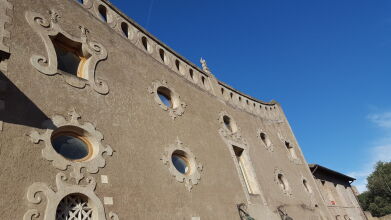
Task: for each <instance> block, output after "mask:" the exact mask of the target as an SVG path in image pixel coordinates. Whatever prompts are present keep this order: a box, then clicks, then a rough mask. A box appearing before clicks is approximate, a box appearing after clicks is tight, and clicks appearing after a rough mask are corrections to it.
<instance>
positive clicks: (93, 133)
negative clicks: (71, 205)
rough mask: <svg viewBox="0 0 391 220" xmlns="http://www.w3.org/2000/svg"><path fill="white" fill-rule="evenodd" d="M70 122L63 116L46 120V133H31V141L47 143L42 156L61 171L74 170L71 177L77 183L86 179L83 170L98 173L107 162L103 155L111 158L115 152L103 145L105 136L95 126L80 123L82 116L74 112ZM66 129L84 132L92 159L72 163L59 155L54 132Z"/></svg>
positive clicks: (44, 124) (71, 114)
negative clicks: (89, 144)
mask: <svg viewBox="0 0 391 220" xmlns="http://www.w3.org/2000/svg"><path fill="white" fill-rule="evenodd" d="M69 115H70V116H71V118H70V120H66V119H65V118H64V117H63V116H60V115H56V116H54V117H52V118H51V120H46V121H44V122H43V123H42V125H43V126H44V127H46V131H45V133H43V134H39V133H38V132H37V131H33V132H31V133H30V137H31V141H32V142H34V143H35V144H38V143H39V142H40V141H44V142H45V147H44V148H43V149H42V156H43V157H44V158H45V159H46V160H48V161H52V165H53V166H54V167H56V168H57V169H59V170H66V169H67V167H68V166H70V167H72V168H73V171H72V172H71V174H70V175H71V177H73V178H74V179H75V180H76V182H77V183H79V182H80V180H82V179H83V178H84V174H82V173H81V169H82V168H83V167H84V168H86V170H87V172H89V173H97V172H98V171H99V168H103V167H104V166H105V165H106V160H105V159H104V158H103V154H104V153H106V154H107V155H109V156H111V155H112V154H113V150H112V149H111V147H110V146H108V145H107V146H106V147H104V146H103V144H102V140H103V135H102V133H100V132H99V131H97V130H96V128H95V127H94V125H93V124H91V123H88V122H87V123H84V124H81V123H80V122H79V119H80V115H79V114H77V113H76V112H75V111H74V110H73V111H72V112H71V113H70V114H69ZM63 128H66V129H78V130H81V131H82V132H83V135H85V136H86V137H88V139H89V141H90V142H91V145H92V151H93V154H92V156H91V158H89V159H88V160H85V161H72V160H68V159H66V158H64V157H63V156H61V155H60V154H58V153H57V152H56V151H55V149H54V148H53V146H52V141H51V138H52V135H53V132H54V131H58V130H61V129H63Z"/></svg>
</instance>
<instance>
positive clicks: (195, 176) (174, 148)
mask: <svg viewBox="0 0 391 220" xmlns="http://www.w3.org/2000/svg"><path fill="white" fill-rule="evenodd" d="M175 152H182V153H183V154H185V155H186V159H187V160H188V162H189V172H188V173H186V174H183V173H181V172H179V171H178V170H177V169H176V168H175V165H174V164H173V162H172V155H173V154H174V153H175ZM161 160H162V161H163V163H164V164H165V165H167V166H168V169H169V171H170V173H171V174H172V176H174V177H175V179H176V180H177V181H178V182H181V183H184V184H185V186H186V188H187V190H189V191H191V189H192V188H193V185H197V184H198V183H199V181H200V180H201V172H202V169H203V166H202V164H201V163H198V162H197V161H196V157H195V156H194V154H193V152H192V151H191V150H190V149H189V148H187V147H185V146H184V145H183V143H182V142H181V141H180V140H179V139H177V141H176V143H175V144H172V145H170V146H169V147H167V148H166V149H165V152H164V154H163V156H162V158H161Z"/></svg>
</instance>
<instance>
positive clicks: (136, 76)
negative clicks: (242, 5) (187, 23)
mask: <svg viewBox="0 0 391 220" xmlns="http://www.w3.org/2000/svg"><path fill="white" fill-rule="evenodd" d="M201 62H202V68H199V67H198V66H196V65H195V64H193V63H191V62H189V61H188V60H186V59H185V58H184V57H182V56H180V55H179V54H177V53H176V52H175V51H173V50H172V49H170V48H169V47H168V46H167V45H165V44H164V43H162V42H160V41H159V40H158V39H156V38H155V37H153V36H152V35H151V34H150V33H148V32H147V31H146V30H144V29H143V28H142V27H140V26H139V25H138V24H136V23H135V22H134V21H133V20H131V19H130V18H128V17H127V16H125V15H124V14H123V13H121V12H120V11H119V10H118V9H116V8H115V7H114V6H113V5H112V4H110V3H109V2H108V1H105V0H80V1H76V0H40V1H36V0H0V71H1V73H0V81H1V83H0V121H1V127H0V128H1V129H0V165H1V166H0V167H1V170H0V174H1V175H0V185H1V187H0V195H1V197H0V219H1V220H8V219H24V220H32V219H45V220H64V219H67V220H76V219H77V220H79V219H83V220H90V219H93V220H108V219H111V220H115V219H164V220H165V219H167V220H171V219H189V220H199V219H224V220H235V219H251V218H250V216H251V217H252V218H254V219H268V220H277V219H290V218H293V219H300V220H303V219H308V220H325V219H335V217H334V216H333V214H332V213H331V212H330V210H329V208H328V206H327V205H326V203H325V202H324V200H323V198H322V193H321V192H320V191H319V189H318V187H317V183H316V181H315V180H314V178H313V176H312V173H311V172H310V170H309V168H308V165H307V162H306V161H305V158H304V157H303V154H302V152H301V149H300V147H299V145H298V143H297V140H296V139H295V137H294V135H293V133H292V130H291V128H290V125H289V122H288V121H287V119H286V117H285V115H284V112H283V110H282V108H281V105H279V103H277V102H263V101H260V100H257V99H255V98H252V97H250V96H248V95H246V94H243V93H241V92H240V91H237V90H235V89H234V88H232V87H230V86H228V85H227V84H225V83H223V82H221V81H219V80H218V79H216V78H215V77H214V75H213V74H212V73H211V71H210V70H209V69H208V67H207V64H206V62H205V61H204V60H201ZM357 219H358V218H357Z"/></svg>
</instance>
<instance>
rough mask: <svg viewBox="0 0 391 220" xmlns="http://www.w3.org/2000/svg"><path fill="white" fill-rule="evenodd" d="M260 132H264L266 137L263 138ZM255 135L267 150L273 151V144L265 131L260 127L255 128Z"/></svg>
mask: <svg viewBox="0 0 391 220" xmlns="http://www.w3.org/2000/svg"><path fill="white" fill-rule="evenodd" d="M262 133H264V134H265V135H266V138H267V139H265V140H263V139H262V136H261V134H262ZM257 137H258V138H259V140H260V142H261V143H262V145H263V146H264V147H265V148H266V150H268V151H269V152H273V151H274V145H273V143H272V142H271V141H270V139H269V138H268V134H267V133H266V131H265V130H263V129H262V128H259V129H258V130H257Z"/></svg>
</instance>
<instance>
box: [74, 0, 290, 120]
mask: <svg viewBox="0 0 391 220" xmlns="http://www.w3.org/2000/svg"><path fill="white" fill-rule="evenodd" d="M75 2H78V4H80V5H81V6H82V7H83V8H85V9H86V10H88V11H89V12H90V13H91V14H93V15H94V16H95V17H96V18H98V20H100V21H102V22H104V23H106V24H107V25H109V26H110V27H111V28H112V29H113V30H114V31H115V32H116V33H118V34H119V35H121V36H122V37H124V38H126V39H127V40H129V42H131V43H132V44H134V45H135V46H136V47H138V48H139V49H140V50H142V51H144V52H145V53H147V54H149V55H150V56H152V57H153V58H154V59H155V60H157V61H158V62H160V63H162V64H163V65H165V66H167V67H168V68H169V69H171V70H172V71H174V72H175V73H177V75H178V76H180V77H183V78H185V79H187V80H188V81H190V82H191V83H193V84H195V85H196V86H197V87H198V88H199V89H201V90H204V91H206V92H208V93H210V94H212V95H215V96H217V97H219V98H220V99H222V100H224V101H225V102H226V103H227V104H229V105H232V106H234V107H236V108H239V109H242V110H245V111H247V112H249V113H251V114H253V115H256V116H259V117H263V118H267V119H269V120H276V121H281V120H283V118H284V117H283V116H282V114H280V113H282V111H281V110H280V105H279V104H278V103H277V102H276V101H271V102H264V101H260V100H257V99H255V98H253V97H250V96H248V95H246V94H243V93H241V92H239V91H237V90H236V89H234V88H232V87H230V86H229V85H227V84H225V83H224V82H221V81H219V80H218V79H216V78H215V76H214V75H213V74H212V73H211V72H210V71H209V70H208V68H207V67H206V68H202V69H201V68H200V67H198V66H197V65H195V64H193V63H192V62H190V61H189V60H187V59H186V58H184V57H183V56H181V55H179V54H178V53H177V52H175V51H174V50H173V49H171V48H170V47H169V46H167V45H166V44H164V43H163V42H161V41H160V40H158V39H157V38H156V37H154V36H153V35H152V34H151V33H149V32H148V31H146V30H145V29H144V28H143V27H141V26H140V25H139V24H137V23H136V22H135V21H134V20H132V19H131V18H129V17H128V16H126V15H125V14H123V13H122V12H121V11H120V10H119V9H117V8H116V7H115V6H114V5H112V4H111V3H110V2H108V1H105V0H88V1H83V3H80V2H79V1H75ZM201 60H203V59H201ZM203 61H204V60H203ZM204 62H205V61H204ZM203 65H204V64H203Z"/></svg>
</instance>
